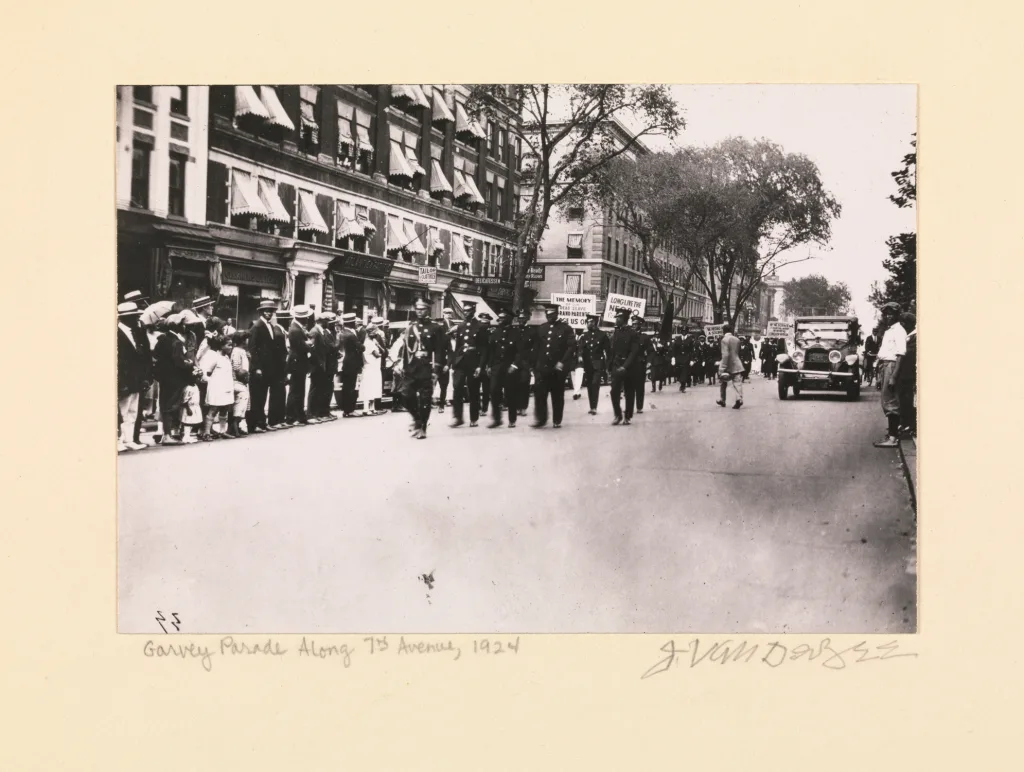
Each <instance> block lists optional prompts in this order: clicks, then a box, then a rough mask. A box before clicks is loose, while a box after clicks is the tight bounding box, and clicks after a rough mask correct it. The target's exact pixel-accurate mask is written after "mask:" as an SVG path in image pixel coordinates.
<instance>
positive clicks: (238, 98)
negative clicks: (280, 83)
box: [235, 86, 270, 119]
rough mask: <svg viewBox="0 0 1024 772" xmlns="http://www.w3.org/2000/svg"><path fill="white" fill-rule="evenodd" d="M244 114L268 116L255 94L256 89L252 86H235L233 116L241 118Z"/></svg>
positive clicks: (267, 117)
mask: <svg viewBox="0 0 1024 772" xmlns="http://www.w3.org/2000/svg"><path fill="white" fill-rule="evenodd" d="M245 115H255V116H257V117H259V118H266V119H269V118H270V113H269V112H267V108H266V107H264V106H263V103H262V102H261V101H260V98H259V97H258V96H256V89H254V88H253V87H252V86H235V117H236V118H241V117H242V116H245Z"/></svg>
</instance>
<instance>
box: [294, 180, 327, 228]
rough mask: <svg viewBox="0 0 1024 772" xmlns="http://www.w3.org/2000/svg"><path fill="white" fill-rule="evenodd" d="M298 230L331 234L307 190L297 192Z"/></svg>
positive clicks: (314, 200)
mask: <svg viewBox="0 0 1024 772" xmlns="http://www.w3.org/2000/svg"><path fill="white" fill-rule="evenodd" d="M299 230H300V231H316V232H317V233H330V232H331V231H330V228H328V227H327V223H325V222H324V218H323V215H321V214H320V210H319V209H318V208H317V206H316V199H314V198H313V194H312V193H310V192H309V191H308V190H300V191H299Z"/></svg>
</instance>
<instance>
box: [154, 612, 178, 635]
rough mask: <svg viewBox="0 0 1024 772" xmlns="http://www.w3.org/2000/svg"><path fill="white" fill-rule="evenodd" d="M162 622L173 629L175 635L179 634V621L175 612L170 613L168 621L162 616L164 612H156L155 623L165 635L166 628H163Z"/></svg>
mask: <svg viewBox="0 0 1024 772" xmlns="http://www.w3.org/2000/svg"><path fill="white" fill-rule="evenodd" d="M164 622H166V623H167V624H169V625H171V626H172V627H173V628H174V632H176V633H179V632H181V620H180V619H179V618H178V613H177V612H176V611H172V612H171V618H170V619H167V618H166V617H165V616H164V612H162V611H157V612H156V623H157V624H158V625H160V629H161V630H163V631H164V632H165V633H166V632H167V628H166V627H165V626H164Z"/></svg>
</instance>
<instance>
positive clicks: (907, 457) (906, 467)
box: [900, 437, 917, 512]
mask: <svg viewBox="0 0 1024 772" xmlns="http://www.w3.org/2000/svg"><path fill="white" fill-rule="evenodd" d="M900 460H901V461H902V462H903V473H904V474H905V475H906V477H907V483H908V485H909V486H910V502H911V503H912V504H913V505H914V511H915V512H916V511H917V438H916V437H907V438H906V439H901V440H900Z"/></svg>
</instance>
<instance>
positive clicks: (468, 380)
mask: <svg viewBox="0 0 1024 772" xmlns="http://www.w3.org/2000/svg"><path fill="white" fill-rule="evenodd" d="M467 391H468V392H469V397H468V399H469V420H470V421H472V422H473V423H476V422H477V421H479V420H480V379H479V378H477V377H476V376H475V375H473V373H472V372H468V373H467V372H465V371H464V370H454V371H453V372H452V406H453V407H452V409H453V411H454V413H455V419H456V420H457V421H461V420H462V404H463V403H464V402H465V401H466V399H467V396H466V392H467Z"/></svg>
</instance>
